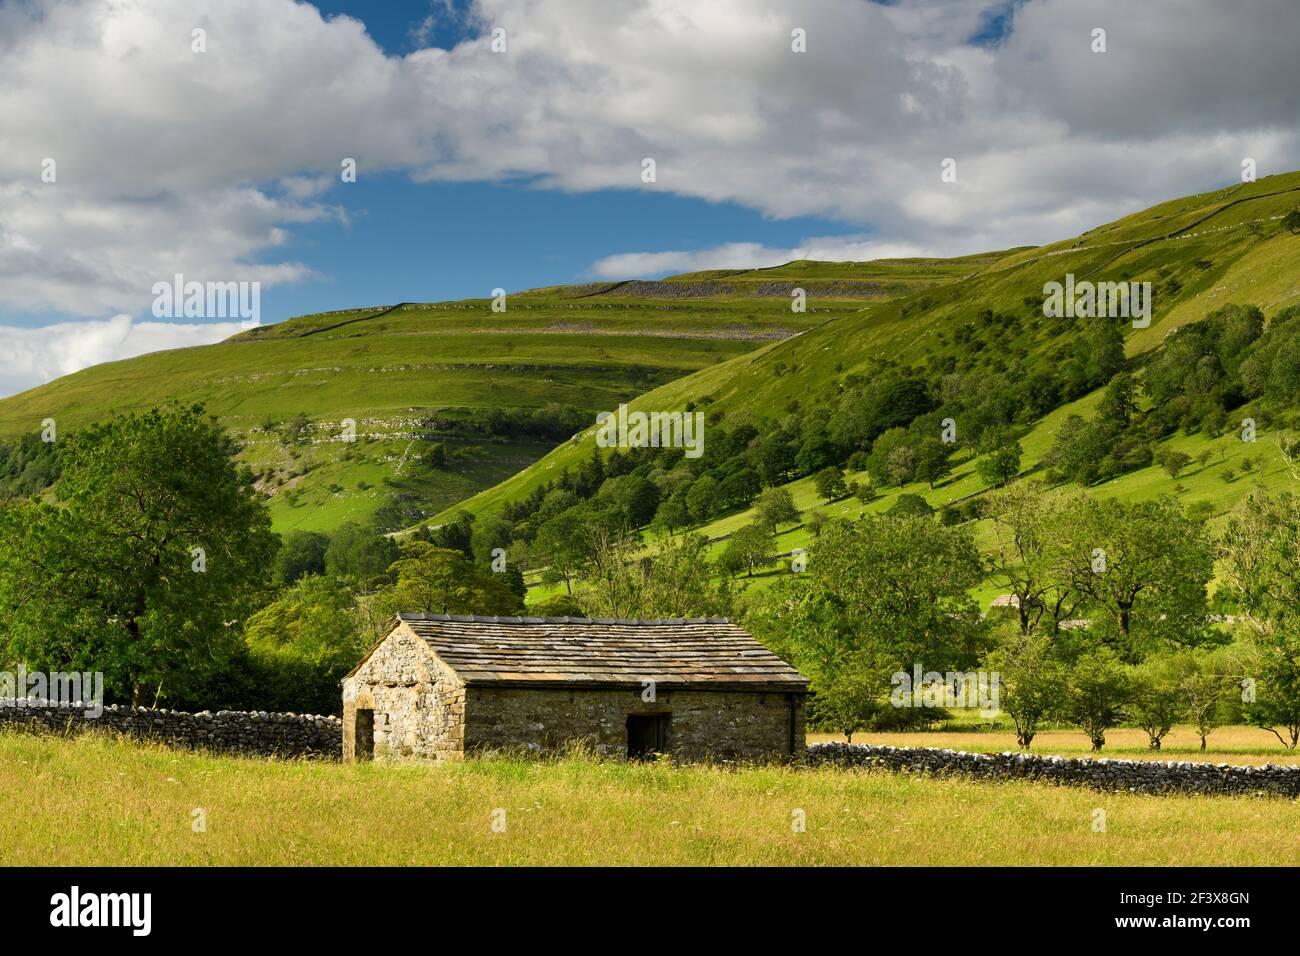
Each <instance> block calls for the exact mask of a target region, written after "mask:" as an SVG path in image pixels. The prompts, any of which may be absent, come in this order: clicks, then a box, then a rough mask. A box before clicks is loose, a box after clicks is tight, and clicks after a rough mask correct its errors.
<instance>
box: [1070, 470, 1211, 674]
mask: <svg viewBox="0 0 1300 956" xmlns="http://www.w3.org/2000/svg"><path fill="white" fill-rule="evenodd" d="M1061 529H1062V530H1061V535H1060V537H1061V547H1060V549H1059V551H1058V555H1059V560H1060V561H1061V562H1062V563H1061V565H1060V566H1059V568H1058V573H1059V574H1060V575H1061V576H1062V577H1063V578H1064V579H1068V580H1069V581H1070V584H1071V586H1072V587H1073V588H1075V589H1076V590H1078V591H1079V592H1081V593H1082V594H1083V595H1084V596H1085V598H1086V600H1087V603H1088V604H1089V605H1090V606H1091V607H1092V608H1094V609H1095V611H1096V613H1097V615H1098V616H1099V618H1100V619H1094V620H1093V623H1092V625H1091V626H1090V628H1089V632H1090V633H1094V634H1096V635H1099V638H1100V640H1102V641H1105V642H1108V643H1110V644H1113V645H1114V646H1115V647H1116V649H1117V650H1118V651H1119V652H1120V654H1121V655H1122V656H1123V657H1124V658H1125V659H1126V660H1128V661H1130V662H1132V663H1136V662H1137V661H1139V660H1141V658H1142V657H1144V656H1145V655H1146V654H1147V653H1149V652H1150V651H1152V650H1155V649H1158V648H1160V647H1171V646H1195V645H1198V644H1202V643H1205V642H1206V640H1207V638H1208V634H1207V630H1206V625H1207V624H1208V609H1207V607H1206V599H1205V591H1206V587H1207V586H1208V584H1209V581H1210V578H1211V576H1212V575H1213V573H1214V553H1213V550H1212V549H1211V547H1210V543H1209V541H1208V539H1207V537H1206V531H1205V526H1204V525H1203V524H1202V523H1201V522H1199V521H1195V520H1193V519H1191V518H1188V517H1187V516H1186V515H1185V514H1184V513H1183V511H1182V509H1181V508H1180V507H1179V505H1178V502H1177V501H1175V500H1174V499H1173V498H1170V497H1162V498H1157V499H1155V500H1152V501H1137V502H1124V501H1119V500H1116V499H1099V498H1093V497H1091V496H1088V495H1082V496H1080V497H1079V498H1077V499H1075V500H1074V501H1073V502H1072V503H1071V505H1070V507H1069V509H1068V510H1067V511H1066V512H1065V513H1064V514H1063V515H1062V521H1061Z"/></svg>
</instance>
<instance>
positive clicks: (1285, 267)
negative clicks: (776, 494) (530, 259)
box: [435, 172, 1300, 521]
mask: <svg viewBox="0 0 1300 956" xmlns="http://www.w3.org/2000/svg"><path fill="white" fill-rule="evenodd" d="M1298 205H1300V172H1293V173H1287V174H1284V175H1279V176H1271V177H1267V178H1265V179H1261V180H1259V181H1258V182H1255V183H1250V184H1240V185H1235V186H1232V187H1229V188H1227V189H1223V190H1217V191H1214V192H1209V193H1204V194H1201V195H1197V196H1190V197H1186V198H1183V199H1177V200H1172V201H1169V202H1166V203H1162V204H1160V205H1158V206H1154V207H1152V208H1150V209H1147V210H1144V211H1143V212H1139V213H1135V214H1133V215H1131V216H1128V217H1125V218H1123V219H1120V220H1117V221H1116V222H1114V223H1111V224H1108V225H1106V226H1102V227H1099V228H1097V229H1094V230H1091V231H1090V232H1088V233H1085V234H1084V235H1082V236H1079V237H1077V238H1075V239H1070V240H1065V241H1062V242H1058V243H1053V244H1050V245H1047V246H1043V247H1040V248H1034V249H1019V250H1012V251H1011V252H1009V253H1008V254H1007V255H1005V256H1001V257H998V258H996V259H994V260H992V261H987V262H985V263H984V264H983V266H982V267H981V268H979V269H977V270H973V271H972V273H971V274H967V275H965V276H963V277H962V278H960V279H958V280H957V281H954V282H951V283H948V284H944V285H938V286H936V287H934V288H930V289H921V290H917V291H915V292H913V293H911V294H909V295H906V296H903V297H900V298H897V299H894V300H892V301H889V302H886V303H883V304H880V305H878V306H876V307H875V308H872V309H870V310H865V311H855V312H849V313H841V314H836V315H834V316H832V317H830V318H829V320H828V321H826V322H824V323H822V324H820V325H818V326H817V327H816V328H814V329H811V330H809V331H807V332H805V333H804V334H802V335H799V336H797V337H793V338H790V339H787V340H784V341H782V342H779V343H773V344H771V345H768V346H766V347H763V348H760V349H758V350H757V351H755V352H753V353H751V354H748V355H744V356H740V357H737V358H733V359H731V360H729V361H726V362H723V363H719V364H717V365H713V366H711V367H709V368H707V369H703V370H700V371H698V372H696V373H694V374H692V375H690V376H687V377H685V378H682V379H679V380H677V381H674V382H672V383H669V384H667V385H664V386H661V387H660V388H657V389H655V390H653V391H651V392H648V393H647V394H645V395H643V396H641V397H640V398H638V399H637V400H636V401H635V402H633V403H631V407H632V408H634V409H641V410H644V411H670V410H680V409H684V408H688V407H690V408H702V409H705V410H706V411H707V412H708V413H709V416H710V421H725V422H727V423H735V422H738V421H747V420H748V421H752V420H756V419H758V418H773V419H775V418H779V417H780V416H781V415H782V414H783V412H784V411H785V410H786V409H788V408H791V407H794V405H792V403H802V405H803V406H804V407H805V408H806V407H808V406H809V405H810V403H817V402H830V401H832V400H833V399H834V398H835V396H836V395H837V393H838V390H839V389H840V388H842V386H843V383H844V382H845V381H846V379H848V378H849V377H850V376H852V375H855V374H856V375H859V376H864V377H867V378H869V377H870V376H871V375H872V374H873V372H875V371H876V370H879V369H880V368H882V367H886V366H891V365H892V367H894V368H900V369H904V370H911V371H915V372H916V373H917V374H923V375H929V376H934V375H936V374H940V373H943V372H945V371H950V372H956V373H962V374H966V375H968V376H974V377H977V378H978V377H980V376H985V377H989V378H995V377H1002V378H1005V377H1006V376H1007V375H1008V374H1009V373H1011V374H1016V375H1022V376H1023V375H1028V374H1032V373H1033V372H1035V371H1044V372H1051V371H1053V370H1056V369H1059V368H1060V366H1061V365H1062V363H1063V362H1065V361H1066V360H1067V359H1068V358H1069V357H1070V356H1071V355H1072V354H1073V353H1075V352H1077V350H1078V348H1079V338H1080V330H1081V323H1080V322H1079V321H1078V320H1073V319H1064V318H1062V319H1050V318H1047V317H1045V316H1044V312H1043V307H1042V302H1043V291H1044V286H1045V284H1046V283H1048V282H1063V281H1064V279H1065V277H1066V275H1067V274H1073V276H1074V277H1075V278H1076V280H1080V281H1082V280H1085V279H1086V280H1090V281H1093V282H1100V281H1116V282H1119V281H1124V282H1129V281H1132V282H1150V283H1152V301H1153V314H1152V318H1151V322H1150V325H1149V327H1146V328H1132V327H1131V326H1129V325H1128V323H1125V327H1124V332H1125V342H1124V345H1125V349H1126V352H1127V354H1128V355H1129V356H1130V357H1135V356H1141V355H1143V354H1144V353H1147V352H1149V351H1151V350H1152V349H1155V348H1157V347H1158V346H1159V345H1160V344H1161V343H1162V342H1163V341H1164V339H1165V337H1166V336H1167V335H1168V334H1169V333H1170V332H1172V331H1173V330H1174V329H1176V328H1178V327H1180V326H1182V325H1185V324H1186V323H1188V322H1191V321H1195V320H1198V319H1200V318H1203V317H1204V316H1205V315H1206V314H1207V313H1208V312H1210V311H1212V310H1213V309H1215V308H1217V307H1219V306H1221V305H1224V304H1227V303H1250V304H1253V305H1256V306H1259V307H1260V308H1262V309H1263V310H1264V311H1265V312H1266V313H1268V314H1272V313H1273V312H1274V311H1275V310H1277V309H1278V308H1280V307H1282V306H1286V305H1290V304H1294V303H1297V302H1300V237H1297V236H1295V235H1292V234H1291V233H1289V232H1288V231H1286V230H1284V229H1283V228H1282V226H1281V219H1282V218H1283V216H1285V215H1286V214H1287V213H1288V212H1290V211H1291V210H1293V209H1295V208H1297V206H1298ZM809 302H810V308H811V307H813V306H814V305H821V304H822V300H820V299H816V298H810V300H809ZM1095 400H1096V396H1095V395H1094V396H1092V397H1091V401H1093V402H1094V403H1095ZM1049 438H1050V435H1046V434H1044V435H1041V436H1040V437H1039V439H1036V442H1037V444H1041V445H1043V446H1044V448H1045V443H1046V441H1047V440H1048V439H1049ZM594 442H595V429H594V428H592V429H588V430H587V431H586V432H584V433H583V434H582V435H580V436H575V439H574V440H572V441H570V442H569V443H567V444H566V445H564V446H561V447H560V448H557V449H556V450H554V451H552V452H551V453H550V454H548V455H547V456H546V457H545V458H543V459H541V460H540V461H538V462H536V463H535V464H534V465H532V466H530V467H529V468H527V469H525V470H524V471H522V472H521V473H519V474H518V475H515V476H514V477H512V478H511V479H509V480H508V481H506V482H503V483H501V484H500V485H497V486H496V487H493V488H491V489H488V490H486V491H484V492H482V493H480V494H478V495H476V496H474V497H473V498H471V499H470V500H469V501H467V502H464V503H462V504H461V505H459V506H457V508H456V509H449V510H448V511H447V512H444V514H443V515H440V516H438V517H437V518H435V521H437V520H444V519H446V518H448V517H450V516H451V515H452V514H453V513H454V511H455V510H460V509H462V508H463V509H464V510H467V511H469V512H471V513H473V514H484V513H492V512H495V511H498V510H499V509H500V508H501V507H502V505H503V504H504V503H505V502H507V501H513V500H518V499H520V498H522V497H524V496H525V495H527V494H528V493H529V492H531V491H532V490H533V489H534V488H536V487H538V486H539V485H541V484H543V483H545V482H547V481H549V480H551V479H552V478H554V477H555V476H557V475H559V474H560V473H561V472H563V471H564V470H565V469H568V468H574V467H576V466H577V464H578V463H579V462H580V461H582V460H584V459H585V458H587V457H589V456H590V454H591V449H592V446H593V444H594ZM1027 451H1028V449H1027ZM1035 460H1036V459H1035V458H1030V457H1029V456H1028V455H1027V460H1026V464H1032V463H1033V462H1034V461H1035ZM968 471H969V469H968ZM972 484H974V480H973V479H972ZM1244 486H1245V483H1244V482H1241V483H1240V484H1239V487H1240V488H1241V490H1242V493H1244ZM923 487H924V486H923ZM953 490H954V491H955V490H956V489H953ZM970 490H976V489H974V488H969V489H968V488H965V487H963V488H962V493H965V492H967V491H970ZM927 492H928V489H927Z"/></svg>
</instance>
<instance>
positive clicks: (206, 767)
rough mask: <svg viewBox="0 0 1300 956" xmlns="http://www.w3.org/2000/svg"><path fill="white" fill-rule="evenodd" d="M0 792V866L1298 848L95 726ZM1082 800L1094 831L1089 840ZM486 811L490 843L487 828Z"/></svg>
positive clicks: (1143, 817) (788, 772)
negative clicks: (243, 747) (232, 751)
mask: <svg viewBox="0 0 1300 956" xmlns="http://www.w3.org/2000/svg"><path fill="white" fill-rule="evenodd" d="M0 792H3V793H4V794H5V798H4V800H3V802H2V803H0V863H3V864H5V865H35V864H45V865H50V864H57V865H75V864H91V865H110V864H121V865H146V864H152V865H158V864H163V865H165V864H187V865H188V864H220V865H286V864H323V865H360V864H414V865H446V864H488V865H521V864H533V865H537V864H542V865H551V864H568V865H602V864H603V865H619V866H646V865H651V866H653V865H707V864H740V865H787V864H789V865H807V864H842V865H857V864H883V865H894V864H924V865H964V864H990V865H1002V864H1027V865H1046V864H1072V865H1107V864H1139V865H1147V864H1171V865H1191V864H1206V865H1208V864H1222V865H1236V864H1284V863H1292V862H1294V861H1295V859H1297V857H1300V803H1297V802H1296V801H1288V800H1279V799H1265V798H1259V799H1256V798H1205V797H1151V796H1139V795H1108V794H1098V793H1094V792H1091V791H1086V790H1077V789H1072V788H1064V787H1054V786H1050V785H1044V784H1032V783H1025V782H1008V783H1005V784H992V783H976V782H971V781H962V780H946V779H936V778H932V777H910V776H906V775H902V776H900V775H894V774H889V773H883V772H870V771H849V770H842V769H831V768H825V769H818V770H809V769H800V768H789V767H779V766H768V767H762V766H755V767H746V768H740V769H727V768H720V767H707V766H684V767H683V766H672V765H667V764H624V763H615V762H600V761H596V760H593V759H590V758H586V757H583V756H581V755H568V756H566V757H564V758H559V759H555V760H549V761H546V760H542V761H539V760H523V759H518V758H514V757H503V758H500V759H491V760H487V759H485V760H471V761H467V762H465V763H451V764H441V765H431V764H405V765H383V764H368V765H355V766H344V765H340V764H333V763H312V762H307V761H300V762H284V761H271V760H257V759H251V758H234V757H222V756H212V755H207V754H197V753H189V752H181V751H174V750H169V749H167V748H165V747H162V746H157V745H148V744H139V743H135V742H132V741H127V740H121V739H115V738H112V737H107V736H102V735H93V736H83V737H79V738H71V739H69V738H64V737H56V736H40V737H34V736H26V735H19V734H12V733H0ZM1098 808H1100V809H1102V810H1104V811H1105V817H1106V831H1105V832H1094V830H1093V825H1094V820H1095V819H1096V818H1095V816H1094V810H1096V809H1098ZM197 810H201V811H202V812H203V815H204V820H205V823H206V829H205V830H204V831H203V832H196V830H195V820H196V813H195V811H197ZM498 810H503V811H504V818H503V819H504V823H505V827H504V831H503V832H494V830H493V827H492V823H493V819H494V812H495V811H498ZM796 811H802V812H803V814H804V815H805V816H806V830H805V831H804V832H796V831H795V829H794V828H793V827H792V822H793V821H795V820H796V819H797V816H798V814H797V813H796ZM497 819H502V817H501V816H500V815H499V814H498V815H497Z"/></svg>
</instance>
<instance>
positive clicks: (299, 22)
mask: <svg viewBox="0 0 1300 956" xmlns="http://www.w3.org/2000/svg"><path fill="white" fill-rule="evenodd" d="M1002 6H1005V4H1003V3H1001V2H997V3H995V2H993V0H989V2H985V3H979V2H967V0H925V2H923V0H902V2H899V3H896V4H892V5H889V6H882V5H879V4H874V3H866V2H862V0H710V2H708V3H700V2H697V0H478V2H477V3H476V4H475V7H474V9H473V11H472V12H471V14H470V16H469V17H468V20H467V22H470V23H473V24H476V25H477V26H478V27H479V28H481V29H482V31H483V32H482V35H480V36H478V37H476V38H474V39H471V40H469V41H466V42H464V43H462V44H460V45H458V46H456V47H455V48H454V49H451V50H441V49H426V50H419V51H416V52H414V53H411V54H409V55H407V56H405V57H396V56H386V55H385V54H384V52H383V51H382V50H381V49H380V48H379V47H378V46H376V44H375V43H374V41H373V40H372V39H371V38H370V37H369V36H368V35H367V34H366V32H365V29H364V27H363V25H362V24H361V23H360V22H358V21H356V20H353V19H349V18H347V17H334V18H332V19H330V20H325V19H323V18H322V17H321V15H320V14H319V13H318V12H317V11H316V9H315V8H313V7H311V6H310V5H308V4H305V3H296V2H292V0H223V2H222V3H220V4H211V3H208V2H204V0H31V2H28V3H21V4H16V3H0V116H3V117H4V121H3V122H2V123H0V309H2V308H9V309H18V310H22V311H24V312H40V311H42V310H52V311H55V312H58V313H60V314H63V315H76V316H85V317H88V318H101V317H103V316H105V315H110V314H113V313H116V312H123V313H129V314H136V315H138V314H141V313H142V310H143V309H145V308H146V307H147V305H148V302H149V300H150V295H149V290H150V288H151V286H152V284H153V282H155V281H158V280H159V279H165V278H168V277H170V276H171V275H173V274H174V273H176V272H182V273H184V274H185V275H186V276H187V277H190V278H194V279H198V280H200V281H261V282H262V283H263V284H264V285H269V284H271V283H275V282H292V281H299V280H301V279H303V278H306V277H308V276H309V275H310V272H309V270H308V269H307V267H306V266H304V265H302V264H301V263H296V262H293V261H284V260H285V259H286V257H284V256H277V254H276V253H277V250H278V249H281V248H282V247H283V246H284V245H285V243H286V240H287V237H288V236H289V234H290V233H291V231H292V229H293V228H294V227H295V226H296V225H299V224H302V223H307V222H321V221H331V220H333V221H338V222H344V221H346V217H347V210H346V209H345V208H344V206H345V204H346V202H347V201H348V199H349V198H350V197H349V196H348V193H347V189H346V187H341V186H339V185H338V174H339V168H340V167H339V164H340V162H341V160H342V159H343V158H344V157H353V158H355V159H356V160H357V163H358V167H359V171H360V175H362V176H365V175H370V174H373V173H376V172H381V171H399V172H405V173H407V174H409V175H411V176H413V177H414V178H416V179H425V180H433V179H439V180H448V181H459V180H494V179H500V178H505V177H517V176H527V177H534V178H535V179H536V181H537V183H538V185H539V186H541V187H542V188H554V189H564V190H596V189H604V188H611V187H616V188H625V189H637V190H654V191H658V192H664V193H672V194H677V195H682V196H691V197H696V198H702V199H706V200H711V201H719V202H733V203H738V204H741V205H744V206H747V207H749V208H752V209H755V210H759V211H761V212H762V213H764V214H765V215H769V216H773V217H790V216H807V215H814V216H822V217H826V218H829V219H833V220H836V221H839V222H842V223H844V224H845V225H846V226H847V227H848V228H851V229H852V228H860V229H863V230H869V231H870V234H871V235H872V236H873V237H877V239H878V241H880V242H881V243H887V244H890V245H893V246H898V247H901V248H913V247H914V248H918V249H924V250H926V251H929V252H933V251H938V250H943V251H949V252H967V251H975V250H980V249H993V248H1001V247H1006V246H1011V245H1019V244H1024V243H1032V242H1041V241H1048V240H1052V239H1057V238H1060V237H1062V236H1066V235H1070V234H1073V233H1077V232H1081V231H1084V230H1086V229H1088V228H1090V227H1092V226H1094V225H1096V224H1098V223H1100V222H1104V221H1107V220H1109V219H1113V218H1116V217H1117V216H1120V215H1123V214H1125V213H1127V212H1130V211H1132V210H1134V209H1137V208H1140V207H1142V206H1144V205H1148V204H1150V203H1152V202H1154V201H1158V200H1159V199H1162V198H1167V197H1172V196H1177V195H1180V194H1184V193H1189V192H1195V191H1199V190H1203V189H1206V188H1210V187H1212V186H1215V185H1219V184H1224V183H1227V182H1229V181H1232V180H1233V179H1234V177H1235V176H1236V175H1237V174H1238V171H1239V169H1240V162H1241V159H1242V157H1245V156H1251V157H1254V158H1255V159H1256V160H1257V161H1258V162H1259V168H1260V172H1261V174H1265V173H1268V172H1276V171H1281V170H1285V169H1288V168H1291V167H1294V166H1296V165H1300V164H1298V163H1297V162H1296V155H1297V151H1298V148H1300V139H1298V137H1297V130H1296V117H1297V116H1300V58H1297V57H1296V56H1295V55H1294V39H1295V35H1296V31H1295V27H1296V13H1295V8H1294V4H1293V2H1292V0H1256V2H1254V3H1252V4H1250V15H1249V16H1244V15H1242V13H1241V11H1240V10H1239V9H1238V6H1239V5H1237V4H1227V3H1222V2H1220V0H1144V2H1143V3H1140V4H1134V3H1132V2H1131V0H1032V2H1026V3H1021V4H1016V5H1015V16H1014V29H1013V31H1012V32H1011V33H1010V35H1009V36H1008V37H1006V39H1005V40H1004V41H1003V42H1001V43H999V44H998V45H996V46H994V47H991V48H975V47H972V46H970V45H968V44H967V43H966V42H965V41H966V40H967V39H968V38H969V37H970V35H971V34H972V33H974V32H975V31H976V30H978V29H979V28H980V25H981V23H983V22H984V21H983V19H982V18H983V16H984V13H985V11H986V10H988V9H990V8H994V7H1002ZM430 9H431V10H433V11H434V13H435V15H436V16H442V15H444V13H445V11H444V6H443V4H442V0H438V3H436V4H433V5H431V8H430ZM433 23H434V21H430V27H432V25H433ZM196 26H201V27H202V28H204V29H205V30H206V31H207V43H208V52H206V53H202V54H198V53H193V52H191V48H190V32H191V30H192V29H193V28H195V27H196ZM493 26H500V27H502V28H504V29H505V30H506V31H507V35H508V52H507V53H505V54H498V53H493V52H492V51H491V50H490V49H489V42H488V31H489V30H490V28H491V27H493ZM796 26H797V27H801V28H803V29H804V30H806V32H807V52H806V53H801V54H800V53H793V52H791V50H790V31H791V30H792V29H793V28H794V27H796ZM1095 26H1103V27H1105V28H1106V29H1107V40H1108V52H1107V53H1105V54H1094V53H1091V51H1090V49H1089V44H1090V40H1091V30H1092V28H1093V27H1095ZM415 35H416V36H417V37H419V36H429V35H430V34H429V33H428V32H427V31H426V32H425V33H423V34H421V33H420V32H419V30H418V29H417V32H416V34H415ZM70 65H74V66H75V68H72V66H70ZM646 156H652V157H654V158H655V159H656V161H657V166H658V182H657V183H655V184H654V185H652V186H647V185H643V184H642V183H641V181H640V172H641V160H642V158H643V157H646ZM47 157H48V158H53V159H55V160H56V162H57V164H58V165H57V170H58V180H57V182H56V183H53V184H49V183H43V182H42V181H41V178H40V173H41V163H42V160H43V159H44V158H47ZM945 157H953V158H955V159H956V160H957V164H958V181H957V183H955V184H943V183H941V182H940V178H939V164H940V161H941V160H942V159H943V158H945ZM635 228H636V227H635V223H633V224H631V225H630V226H629V230H630V231H631V232H632V234H633V237H634V235H635ZM739 238H743V237H739ZM814 245H815V241H814V240H809V241H808V242H807V243H803V244H801V246H800V248H803V247H804V246H808V247H809V248H813V246H814ZM865 248H866V249H867V250H869V248H870V246H869V245H868V246H867V247H865ZM748 251H752V252H753V254H754V255H756V256H758V257H770V256H771V255H775V254H784V253H785V252H788V251H790V250H766V249H762V248H757V247H755V248H753V249H752V250H751V249H750V248H749V247H747V246H745V245H744V244H738V245H728V246H720V247H717V248H715V249H706V250H702V251H696V252H688V251H678V252H657V251H655V250H653V249H651V250H648V251H647V253H642V254H638V257H637V258H627V257H622V258H620V257H609V258H607V259H604V260H602V261H601V262H600V263H598V264H597V266H596V267H595V268H596V270H597V271H598V272H599V273H600V274H611V272H610V270H612V269H614V268H616V267H618V266H619V264H620V263H621V264H622V265H623V266H625V267H626V268H627V269H628V270H629V271H639V272H644V271H648V272H658V271H672V270H676V269H679V268H683V267H685V268H696V267H699V266H698V265H696V264H697V263H719V262H726V263H728V264H732V265H741V264H743V265H753V264H757V263H753V262H744V263H741V262H739V261H737V257H738V256H740V255H742V254H744V253H746V252H748ZM808 254H809V255H811V254H812V253H808ZM646 255H652V256H657V257H658V258H645V256H646ZM765 261H768V262H769V264H770V260H768V259H765ZM257 263H269V264H260V265H259V264H257ZM683 264H685V265H683ZM141 328H143V326H141ZM15 361H18V360H17V359H16V360H15ZM31 361H35V362H37V363H38V365H39V367H41V368H51V367H56V366H57V362H53V360H52V359H51V360H48V361H46V360H40V361H38V360H37V359H32V360H31ZM24 374H25V373H24Z"/></svg>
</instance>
